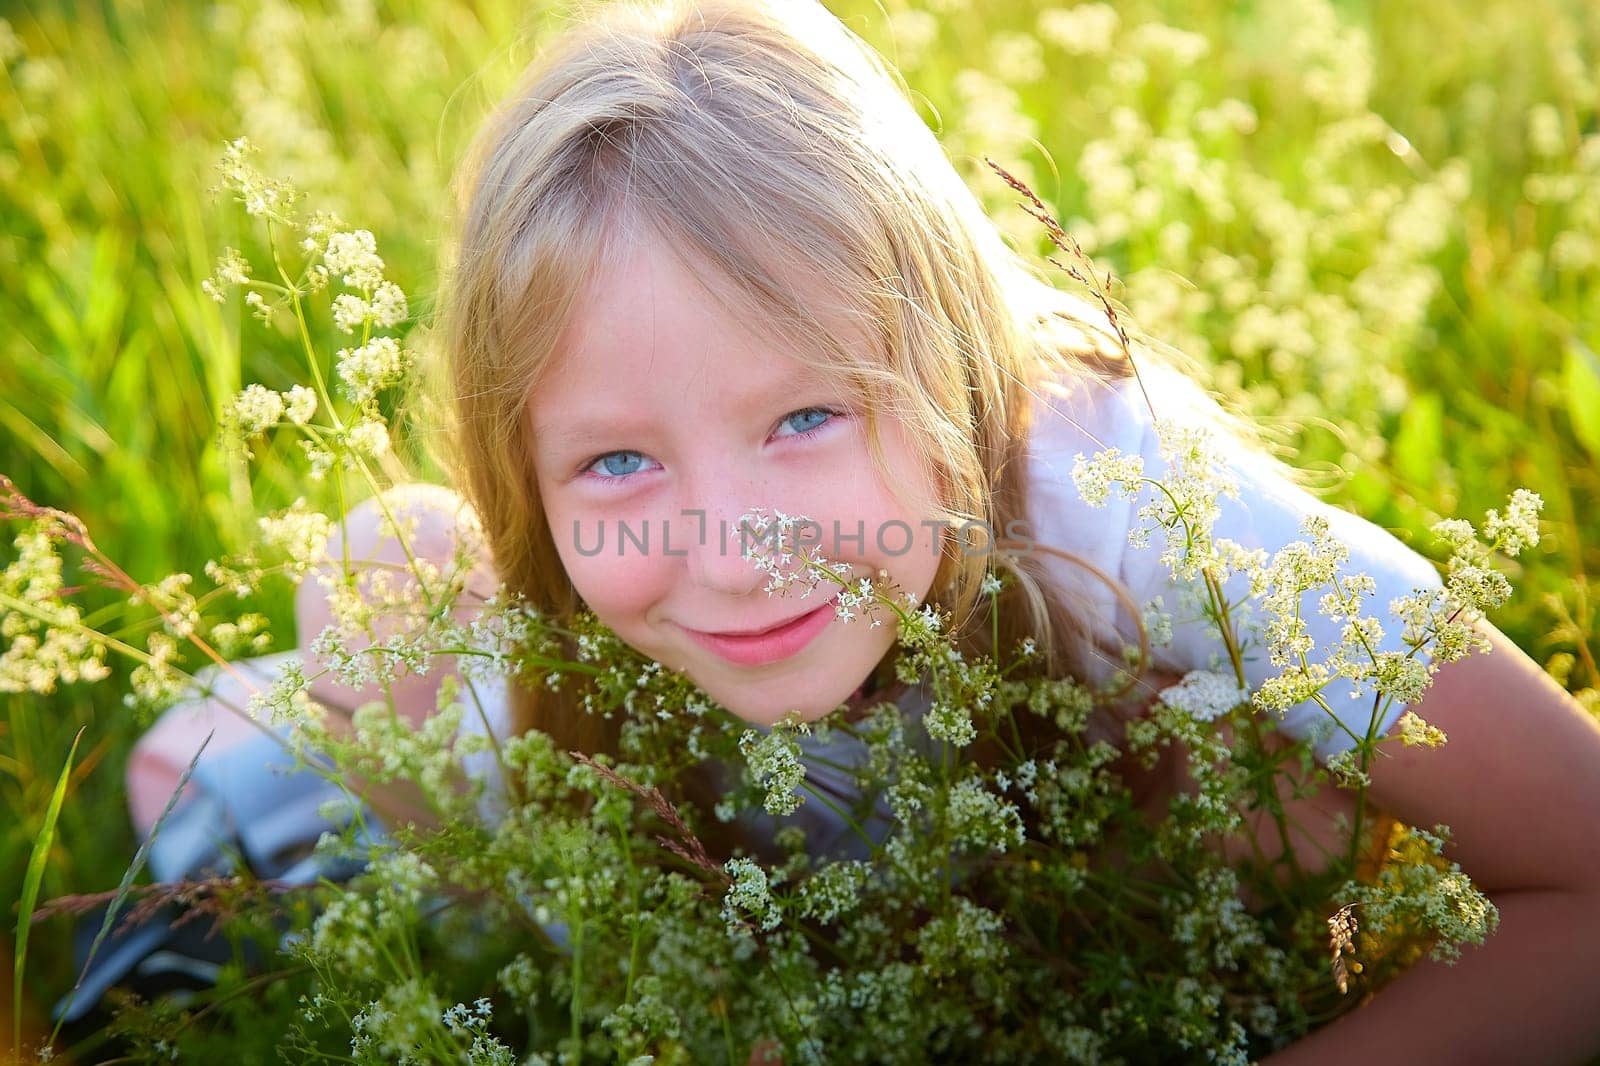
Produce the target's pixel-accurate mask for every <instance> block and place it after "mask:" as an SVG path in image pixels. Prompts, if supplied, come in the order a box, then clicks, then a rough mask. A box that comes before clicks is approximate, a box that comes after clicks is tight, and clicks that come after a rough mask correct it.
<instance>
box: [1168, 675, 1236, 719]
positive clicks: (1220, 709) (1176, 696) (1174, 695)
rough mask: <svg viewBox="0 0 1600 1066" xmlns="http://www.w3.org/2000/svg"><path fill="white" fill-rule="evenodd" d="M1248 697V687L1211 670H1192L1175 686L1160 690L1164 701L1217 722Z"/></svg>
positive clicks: (1173, 706)
mask: <svg viewBox="0 0 1600 1066" xmlns="http://www.w3.org/2000/svg"><path fill="white" fill-rule="evenodd" d="M1249 700H1250V692H1249V690H1247V689H1244V688H1240V687H1239V685H1238V683H1237V682H1236V681H1235V680H1234V679H1233V678H1231V677H1228V676H1226V675H1224V674H1220V673H1216V672H1215V671H1211V670H1192V671H1190V672H1189V673H1187V674H1185V675H1184V678H1183V680H1182V681H1180V682H1178V683H1177V684H1176V685H1172V686H1171V687H1169V688H1165V689H1162V690H1161V702H1162V703H1165V704H1166V705H1167V706H1168V707H1171V708H1173V709H1174V710H1178V711H1182V712H1183V713H1185V714H1187V715H1188V716H1189V717H1191V718H1193V719H1195V720H1196V721H1200V722H1213V721H1216V720H1217V719H1218V718H1221V717H1222V716H1223V715H1225V714H1227V713H1228V712H1229V711H1231V710H1233V709H1234V708H1235V707H1237V706H1238V705H1239V704H1241V703H1247V702H1249Z"/></svg>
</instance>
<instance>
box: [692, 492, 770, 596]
mask: <svg viewBox="0 0 1600 1066" xmlns="http://www.w3.org/2000/svg"><path fill="white" fill-rule="evenodd" d="M736 500H743V503H742V504H741V503H739V502H736ZM748 509H749V498H748V497H747V496H746V497H737V498H730V497H729V496H727V495H723V494H719V495H718V498H717V500H716V501H714V502H712V501H707V500H706V497H704V496H702V497H701V504H700V506H698V507H686V508H685V509H684V512H683V518H682V521H681V526H682V527H683V529H684V531H685V534H686V535H685V537H684V541H683V543H684V544H685V546H686V551H685V561H686V562H687V564H688V572H689V577H690V579H691V580H692V581H694V582H695V583H696V584H697V585H700V586H701V587H702V588H705V589H708V590H710V591H713V592H717V593H720V594H721V595H724V596H731V597H749V596H753V595H754V594H756V593H758V592H760V591H761V590H762V589H763V588H764V587H765V586H766V583H767V575H766V574H765V573H763V572H762V571H761V570H760V569H759V568H758V567H757V566H756V564H755V563H754V562H752V561H751V560H750V559H747V558H745V556H744V550H743V549H744V547H745V546H746V544H747V543H750V544H753V543H754V539H753V538H747V537H743V536H741V535H740V530H739V518H740V516H742V515H743V514H744V513H745V512H746V511H747V510H748ZM702 513H703V514H704V517H703V518H702V517H701V514H702ZM674 532H676V531H674ZM676 540H677V538H676V537H674V541H675V542H676Z"/></svg>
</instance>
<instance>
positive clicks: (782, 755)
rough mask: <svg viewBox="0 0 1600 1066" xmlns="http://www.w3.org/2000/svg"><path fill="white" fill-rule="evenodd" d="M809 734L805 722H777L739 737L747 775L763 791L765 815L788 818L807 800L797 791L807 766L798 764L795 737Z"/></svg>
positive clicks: (798, 755) (797, 744)
mask: <svg viewBox="0 0 1600 1066" xmlns="http://www.w3.org/2000/svg"><path fill="white" fill-rule="evenodd" d="M810 732H811V727H810V726H809V725H808V724H806V723H805V722H799V721H795V722H793V723H792V724H791V723H786V722H779V723H778V724H777V725H774V726H773V727H772V728H771V729H770V730H768V731H767V732H766V733H764V734H763V733H761V732H759V731H757V730H754V729H746V730H745V731H744V732H743V733H742V734H740V736H739V751H740V752H741V753H743V755H744V757H745V758H746V759H747V760H748V762H749V767H750V773H751V774H753V775H754V776H755V779H756V782H757V783H758V784H760V785H762V786H763V787H765V788H766V790H767V794H766V797H765V799H764V800H763V801H762V806H763V807H765V808H766V810H767V813H768V814H774V815H787V814H793V813H794V812H795V811H796V810H798V809H799V807H800V804H802V803H804V802H805V800H806V798H805V797H804V796H802V795H801V794H800V792H799V789H800V787H801V785H803V784H804V783H805V779H806V767H805V763H803V762H801V761H800V741H799V740H798V738H797V734H800V733H806V734H809V733H810Z"/></svg>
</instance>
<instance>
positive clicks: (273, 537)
mask: <svg viewBox="0 0 1600 1066" xmlns="http://www.w3.org/2000/svg"><path fill="white" fill-rule="evenodd" d="M256 526H257V528H258V529H259V530H260V531H261V543H262V544H263V545H264V546H266V548H267V549H268V550H270V551H274V552H279V553H281V554H283V555H284V556H285V557H286V559H287V567H288V573H290V574H291V575H293V576H294V578H295V579H296V580H298V579H300V578H303V577H305V575H306V574H307V573H308V572H309V571H310V570H311V568H312V567H314V566H316V565H317V564H318V563H320V562H321V561H322V560H323V557H324V554H325V551H326V549H327V545H328V538H329V537H331V536H332V535H333V519H331V518H329V517H328V516H327V515H325V514H323V513H322V512H321V511H313V510H310V509H309V508H308V507H307V506H306V500H305V497H304V496H301V497H299V498H298V499H296V500H295V501H294V503H293V504H291V505H290V506H289V507H288V508H286V509H284V510H281V511H274V512H273V513H271V514H269V515H264V516H262V517H261V518H259V519H257V520H256Z"/></svg>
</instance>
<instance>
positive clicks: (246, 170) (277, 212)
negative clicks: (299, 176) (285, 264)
mask: <svg viewBox="0 0 1600 1066" xmlns="http://www.w3.org/2000/svg"><path fill="white" fill-rule="evenodd" d="M255 151H256V148H255V145H253V144H251V143H250V139H249V138H248V137H237V138H235V139H234V140H232V141H229V142H228V144H227V147H226V148H224V149H223V153H222V159H221V161H220V162H218V164H217V169H218V170H219V171H220V172H221V173H222V185H221V187H222V188H226V189H228V190H230V191H232V193H233V194H234V198H235V199H236V200H238V201H239V202H240V203H242V204H244V209H245V211H246V212H247V213H248V214H250V215H253V216H258V217H265V218H272V219H277V220H279V221H288V219H287V218H286V217H285V214H284V213H285V212H286V211H288V209H289V208H290V207H292V206H293V204H294V202H295V201H296V200H297V199H298V198H299V196H298V194H297V193H296V192H295V190H294V188H293V186H291V185H290V184H289V183H288V182H284V181H280V180H278V179H275V178H268V177H266V176H264V175H263V174H262V173H261V172H260V171H258V170H256V168H255V167H253V166H251V165H250V163H249V158H250V157H251V156H252V155H254V154H255Z"/></svg>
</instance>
